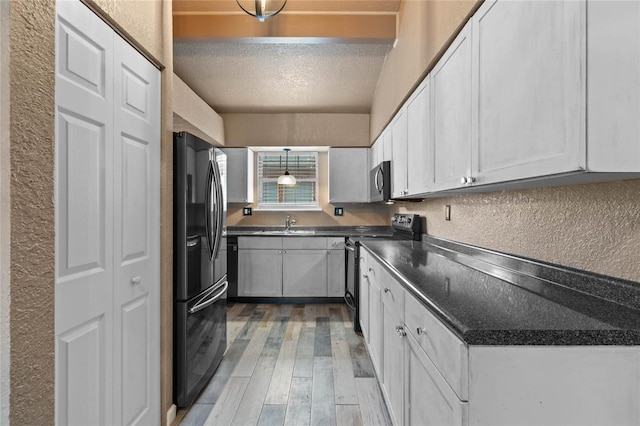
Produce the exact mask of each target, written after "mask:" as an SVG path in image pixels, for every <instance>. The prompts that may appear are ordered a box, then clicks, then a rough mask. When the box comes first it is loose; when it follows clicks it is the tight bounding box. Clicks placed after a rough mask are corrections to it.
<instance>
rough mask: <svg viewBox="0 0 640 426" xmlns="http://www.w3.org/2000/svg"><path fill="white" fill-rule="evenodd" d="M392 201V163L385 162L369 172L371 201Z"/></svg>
mask: <svg viewBox="0 0 640 426" xmlns="http://www.w3.org/2000/svg"><path fill="white" fill-rule="evenodd" d="M390 199H391V161H383V162H382V163H380V164H378V165H377V166H375V167H374V168H373V169H372V170H371V171H370V172H369V201H371V202H376V201H389V200H390Z"/></svg>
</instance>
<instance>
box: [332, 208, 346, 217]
mask: <svg viewBox="0 0 640 426" xmlns="http://www.w3.org/2000/svg"><path fill="white" fill-rule="evenodd" d="M333 215H334V216H344V209H343V208H342V207H336V208H334V209H333Z"/></svg>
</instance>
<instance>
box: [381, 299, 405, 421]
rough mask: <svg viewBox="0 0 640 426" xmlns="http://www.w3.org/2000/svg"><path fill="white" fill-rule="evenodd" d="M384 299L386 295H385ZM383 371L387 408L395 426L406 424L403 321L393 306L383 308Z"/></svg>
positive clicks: (384, 305)
mask: <svg viewBox="0 0 640 426" xmlns="http://www.w3.org/2000/svg"><path fill="white" fill-rule="evenodd" d="M383 297H384V293H383ZM382 314H383V319H382V324H383V332H382V345H383V354H382V366H383V367H382V370H383V375H384V384H383V390H384V394H385V398H386V400H387V402H388V404H387V408H388V409H389V415H390V416H391V421H392V422H393V424H394V425H401V424H404V421H403V416H404V346H405V345H404V337H405V331H404V328H403V320H402V318H401V317H399V316H398V314H397V312H395V311H394V309H393V305H390V304H387V303H383V307H382Z"/></svg>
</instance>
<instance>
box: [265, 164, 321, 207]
mask: <svg viewBox="0 0 640 426" xmlns="http://www.w3.org/2000/svg"><path fill="white" fill-rule="evenodd" d="M285 162H286V156H285V153H284V152H259V153H258V209H261V210H318V209H319V207H318V153H317V152H290V153H289V173H290V174H291V175H293V176H294V177H295V178H296V184H295V185H278V176H280V175H281V174H283V173H284V171H285Z"/></svg>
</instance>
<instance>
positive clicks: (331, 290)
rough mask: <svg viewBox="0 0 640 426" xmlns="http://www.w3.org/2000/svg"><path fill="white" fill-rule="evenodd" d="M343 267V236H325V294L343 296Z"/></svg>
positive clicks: (344, 277)
mask: <svg viewBox="0 0 640 426" xmlns="http://www.w3.org/2000/svg"><path fill="white" fill-rule="evenodd" d="M345 267H346V260H345V248H344V238H327V296H329V297H344V289H345V280H346V273H347V272H346V271H345Z"/></svg>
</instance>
